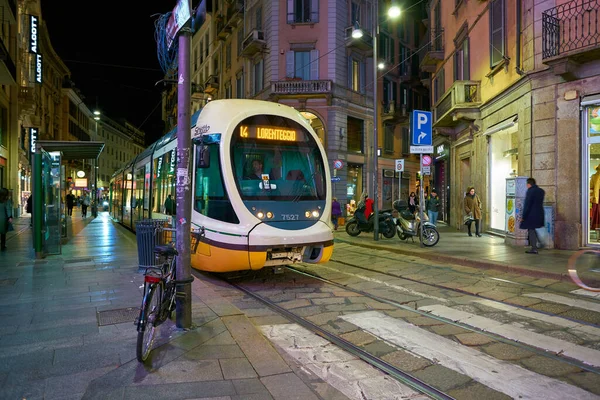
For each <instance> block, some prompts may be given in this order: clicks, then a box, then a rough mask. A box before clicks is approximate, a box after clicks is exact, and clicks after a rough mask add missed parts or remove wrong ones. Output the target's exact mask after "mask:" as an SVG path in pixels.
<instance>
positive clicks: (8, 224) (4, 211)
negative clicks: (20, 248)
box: [0, 188, 14, 251]
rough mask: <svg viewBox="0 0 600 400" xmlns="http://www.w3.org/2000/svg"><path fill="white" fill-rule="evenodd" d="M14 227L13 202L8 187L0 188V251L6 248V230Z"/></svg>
mask: <svg viewBox="0 0 600 400" xmlns="http://www.w3.org/2000/svg"><path fill="white" fill-rule="evenodd" d="M13 229H14V228H13V227H12V203H11V202H10V199H9V198H8V189H6V188H2V189H0V251H5V250H6V232H8V231H9V230H13Z"/></svg>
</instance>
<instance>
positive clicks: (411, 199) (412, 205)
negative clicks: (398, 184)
mask: <svg viewBox="0 0 600 400" xmlns="http://www.w3.org/2000/svg"><path fill="white" fill-rule="evenodd" d="M417 205H419V199H417V195H416V194H415V192H410V195H409V196H408V209H409V210H410V212H411V214H414V213H415V211H416V210H417Z"/></svg>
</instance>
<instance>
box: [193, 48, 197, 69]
mask: <svg viewBox="0 0 600 400" xmlns="http://www.w3.org/2000/svg"><path fill="white" fill-rule="evenodd" d="M197 70H198V47H195V48H194V72H196V71H197Z"/></svg>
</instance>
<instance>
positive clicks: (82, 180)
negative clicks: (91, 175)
mask: <svg viewBox="0 0 600 400" xmlns="http://www.w3.org/2000/svg"><path fill="white" fill-rule="evenodd" d="M87 185H88V180H87V179H86V178H78V179H75V187H80V188H86V187H87Z"/></svg>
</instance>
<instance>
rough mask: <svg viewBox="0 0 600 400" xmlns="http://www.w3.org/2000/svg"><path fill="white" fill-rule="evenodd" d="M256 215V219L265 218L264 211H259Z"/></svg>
mask: <svg viewBox="0 0 600 400" xmlns="http://www.w3.org/2000/svg"><path fill="white" fill-rule="evenodd" d="M256 216H257V217H258V219H264V218H265V213H263V212H262V211H259V212H257V213H256Z"/></svg>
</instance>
